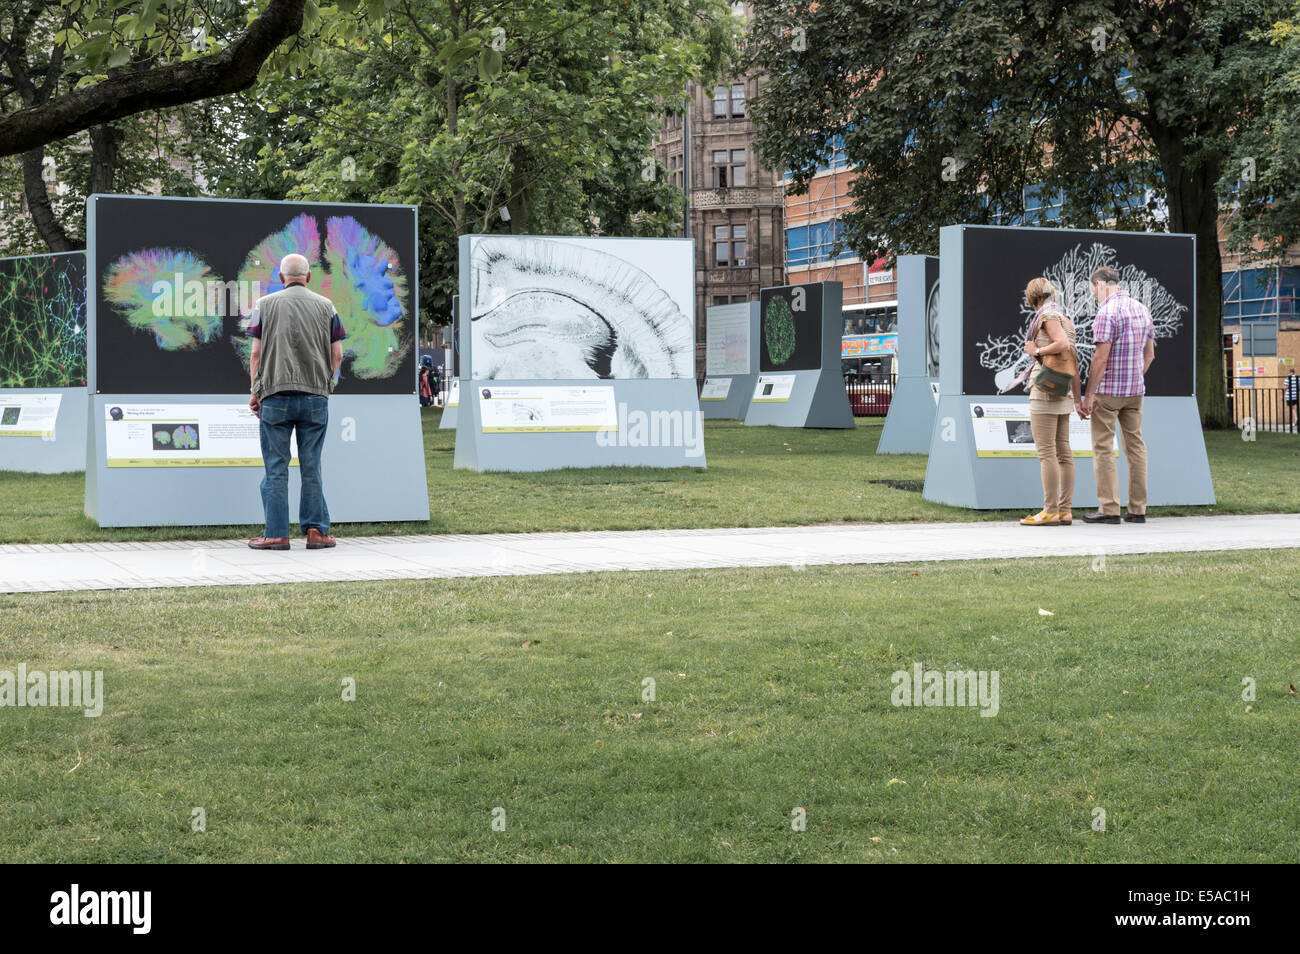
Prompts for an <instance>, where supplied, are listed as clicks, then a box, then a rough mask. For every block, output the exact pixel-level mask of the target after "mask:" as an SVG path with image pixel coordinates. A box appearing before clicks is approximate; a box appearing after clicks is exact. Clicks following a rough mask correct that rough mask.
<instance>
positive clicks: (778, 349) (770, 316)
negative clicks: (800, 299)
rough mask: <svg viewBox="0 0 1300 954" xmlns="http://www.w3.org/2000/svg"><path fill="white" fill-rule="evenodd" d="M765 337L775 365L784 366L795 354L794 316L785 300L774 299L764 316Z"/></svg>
mask: <svg viewBox="0 0 1300 954" xmlns="http://www.w3.org/2000/svg"><path fill="white" fill-rule="evenodd" d="M763 337H764V339H765V340H766V341H767V353H768V356H769V357H771V359H772V363H773V364H774V365H782V364H785V363H786V362H787V361H789V360H790V356H791V355H792V354H794V315H793V314H791V312H790V306H789V305H788V304H787V303H786V300H785V299H784V298H773V299H772V300H771V301H770V302H768V305H767V311H766V312H765V313H764V315H763Z"/></svg>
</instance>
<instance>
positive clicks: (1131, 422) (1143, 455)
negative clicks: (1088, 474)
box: [1082, 265, 1156, 523]
mask: <svg viewBox="0 0 1300 954" xmlns="http://www.w3.org/2000/svg"><path fill="white" fill-rule="evenodd" d="M1091 281H1092V293H1093V295H1094V296H1096V298H1097V301H1098V302H1100V303H1101V308H1099V309H1098V310H1097V318H1096V320H1095V321H1094V322H1093V324H1092V339H1093V343H1094V346H1095V347H1094V350H1093V353H1092V365H1091V367H1090V368H1089V370H1088V392H1087V394H1085V395H1084V398H1083V410H1082V413H1083V414H1084V415H1089V416H1091V417H1092V468H1093V472H1094V474H1096V477H1097V501H1098V507H1097V512H1096V513H1089V514H1084V517H1083V519H1084V522H1086V523H1119V520H1120V518H1119V479H1118V477H1117V475H1116V468H1115V455H1114V447H1115V424H1116V422H1117V421H1118V423H1119V428H1120V433H1121V435H1122V437H1123V443H1124V456H1125V457H1127V458H1128V513H1127V514H1125V515H1124V519H1125V520H1126V521H1127V522H1129V523H1146V520H1147V518H1146V512H1147V445H1146V442H1145V441H1143V440H1142V396H1143V395H1144V394H1146V373H1147V369H1148V368H1150V367H1151V362H1152V361H1154V360H1155V357H1156V332H1155V324H1154V323H1153V322H1152V320H1151V312H1150V311H1148V310H1147V307H1146V305H1144V304H1142V303H1141V302H1140V301H1137V300H1136V299H1134V298H1133V297H1132V296H1130V295H1129V293H1128V292H1126V291H1125V290H1124V289H1123V288H1121V287H1120V284H1119V272H1117V271H1115V269H1113V268H1110V267H1108V266H1105V265H1103V266H1102V267H1100V268H1097V269H1094V270H1093V273H1092V276H1091Z"/></svg>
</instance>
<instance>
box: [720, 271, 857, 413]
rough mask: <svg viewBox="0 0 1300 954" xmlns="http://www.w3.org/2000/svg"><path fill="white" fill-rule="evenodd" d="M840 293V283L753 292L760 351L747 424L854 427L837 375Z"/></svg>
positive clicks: (841, 312) (841, 330) (841, 322)
mask: <svg viewBox="0 0 1300 954" xmlns="http://www.w3.org/2000/svg"><path fill="white" fill-rule="evenodd" d="M843 293H844V286H843V285H842V284H841V283H840V282H812V283H809V284H806V285H783V286H780V287H776V288H764V289H761V290H760V291H759V293H758V303H759V309H760V313H761V338H762V349H761V357H760V360H759V375H758V377H757V379H756V380H755V382H754V390H753V393H752V397H751V398H750V403H749V409H748V411H746V413H745V423H746V424H747V425H767V424H771V425H776V426H778V427H854V426H856V422H855V421H854V420H853V410H852V408H851V407H850V406H849V397H848V392H847V391H846V390H845V388H844V378H843V376H842V374H841V373H840V367H841V366H840V348H841V344H840V343H841V341H842V339H843V335H844V310H843V301H844V297H843Z"/></svg>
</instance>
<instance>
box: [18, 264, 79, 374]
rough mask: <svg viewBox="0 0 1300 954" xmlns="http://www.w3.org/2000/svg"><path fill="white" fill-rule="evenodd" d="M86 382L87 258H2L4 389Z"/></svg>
mask: <svg viewBox="0 0 1300 954" xmlns="http://www.w3.org/2000/svg"><path fill="white" fill-rule="evenodd" d="M85 384H86V258H85V255H83V254H82V253H81V252H68V253H63V254H59V255H30V256H27V257H24V258H6V259H0V388H77V387H84V386H85Z"/></svg>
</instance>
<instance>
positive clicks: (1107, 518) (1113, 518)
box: [1083, 512, 1119, 523]
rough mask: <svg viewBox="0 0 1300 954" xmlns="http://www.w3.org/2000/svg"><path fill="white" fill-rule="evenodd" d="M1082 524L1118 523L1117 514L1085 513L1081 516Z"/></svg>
mask: <svg viewBox="0 0 1300 954" xmlns="http://www.w3.org/2000/svg"><path fill="white" fill-rule="evenodd" d="M1083 522H1084V523H1119V514H1117V513H1100V512H1098V513H1085V514H1084V515H1083Z"/></svg>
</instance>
